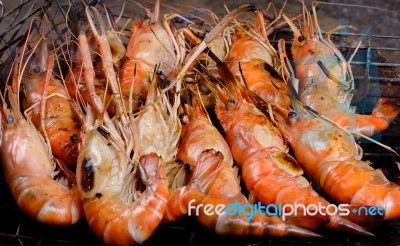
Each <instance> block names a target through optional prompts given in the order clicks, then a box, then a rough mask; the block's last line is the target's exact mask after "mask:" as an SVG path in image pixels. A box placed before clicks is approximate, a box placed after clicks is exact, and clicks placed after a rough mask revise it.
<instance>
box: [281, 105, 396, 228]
mask: <svg viewBox="0 0 400 246" xmlns="http://www.w3.org/2000/svg"><path fill="white" fill-rule="evenodd" d="M295 115H296V114H291V116H292V117H291V121H292V124H289V123H287V121H286V120H279V126H280V127H281V128H282V132H283V133H284V134H285V136H286V139H287V140H288V142H289V143H290V145H291V146H292V149H293V151H294V155H295V156H296V160H297V161H298V162H299V163H300V164H301V166H302V167H303V168H304V170H305V172H306V173H307V174H308V175H309V177H311V179H312V180H313V182H314V183H315V184H316V185H317V186H318V187H319V188H320V189H321V190H322V191H324V193H325V194H327V195H328V196H329V197H330V198H331V199H333V200H334V201H335V202H337V203H343V204H350V205H355V206H379V207H381V208H383V209H384V210H385V213H384V219H385V220H390V219H395V218H399V216H400V209H399V207H400V206H399V201H400V188H399V186H398V185H396V184H394V183H392V182H390V181H389V180H388V179H387V178H386V177H385V175H384V174H383V173H382V171H381V170H375V169H374V168H373V167H371V166H370V163H369V162H368V161H362V160H361V158H362V150H361V147H360V146H358V145H357V144H356V142H355V140H354V138H353V137H352V136H351V135H349V134H348V133H347V132H345V131H344V130H343V129H340V128H338V127H336V126H334V125H332V124H331V123H328V122H326V121H325V120H323V119H320V118H314V117H313V116H310V115H307V114H305V113H301V114H300V113H297V116H298V117H293V116H295ZM370 217H371V216H370ZM370 217H368V218H365V217H364V216H359V218H355V221H356V222H357V223H359V224H361V225H363V226H368V227H370V226H375V225H376V224H377V223H379V217H380V216H379V215H377V216H374V217H375V218H373V220H371V218H370Z"/></svg>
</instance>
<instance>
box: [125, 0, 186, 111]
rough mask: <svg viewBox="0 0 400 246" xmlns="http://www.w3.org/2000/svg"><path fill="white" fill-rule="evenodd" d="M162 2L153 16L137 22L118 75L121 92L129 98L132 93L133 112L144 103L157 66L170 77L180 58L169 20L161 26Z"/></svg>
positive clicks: (157, 4) (157, 3)
mask: <svg viewBox="0 0 400 246" xmlns="http://www.w3.org/2000/svg"><path fill="white" fill-rule="evenodd" d="M159 8H160V3H159V0H157V1H156V4H155V10H154V13H152V14H151V16H146V17H145V18H144V19H142V20H138V21H136V22H135V23H134V24H133V25H132V28H131V34H130V39H129V42H128V46H127V51H126V55H125V58H124V59H125V61H124V62H123V64H122V67H121V69H120V73H119V81H120V86H121V91H122V94H123V95H124V97H126V98H128V97H129V96H130V94H131V93H132V92H133V97H134V98H133V102H132V103H133V104H134V106H133V108H137V106H138V104H139V100H140V99H141V100H144V99H145V98H146V96H147V92H148V90H149V89H150V83H149V81H150V79H151V78H153V77H154V71H155V70H156V69H155V67H156V65H158V64H159V65H160V67H159V71H161V72H162V73H163V74H164V75H165V76H168V75H169V74H170V73H171V72H172V71H174V70H175V69H176V67H177V66H178V62H179V60H180V58H179V57H178V55H177V54H179V49H178V48H177V43H176V40H175V38H174V37H173V35H172V32H171V30H170V29H169V28H170V27H169V26H168V23H167V21H166V20H163V24H162V23H160V22H159V20H158V18H159Z"/></svg>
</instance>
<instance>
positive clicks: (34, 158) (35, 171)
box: [0, 99, 83, 226]
mask: <svg viewBox="0 0 400 246" xmlns="http://www.w3.org/2000/svg"><path fill="white" fill-rule="evenodd" d="M11 100H12V99H10V101H11ZM11 105H12V110H11V111H10V110H8V109H3V111H2V119H1V148H0V150H1V156H2V164H3V170H4V174H5V177H6V180H7V183H8V185H9V187H10V190H11V193H12V195H13V196H14V199H15V201H16V202H17V204H18V206H19V207H20V208H21V209H22V210H23V211H24V212H25V213H27V214H28V215H29V216H31V217H32V218H34V219H36V220H38V221H40V222H42V223H46V224H50V225H62V226H66V225H71V224H75V223H76V222H78V221H79V220H80V219H81V218H82V216H83V209H82V203H81V199H80V195H79V192H78V189H77V187H76V185H68V181H66V180H62V179H61V178H60V179H58V180H55V179H54V178H55V176H57V172H56V171H55V165H56V164H55V163H54V161H53V160H52V159H51V158H50V156H51V153H50V152H49V149H48V147H47V145H46V143H45V142H44V140H43V137H42V136H41V135H40V133H39V132H38V131H37V130H36V128H35V127H34V126H33V125H32V124H30V123H29V122H28V121H26V120H25V119H24V118H23V116H22V115H21V114H20V113H19V112H18V111H19V107H17V106H16V102H15V101H13V102H12V104H11Z"/></svg>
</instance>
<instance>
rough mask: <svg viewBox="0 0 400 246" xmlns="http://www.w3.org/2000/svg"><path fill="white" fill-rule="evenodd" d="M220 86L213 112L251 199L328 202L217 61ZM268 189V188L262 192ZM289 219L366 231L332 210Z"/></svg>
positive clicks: (308, 225) (301, 223)
mask: <svg viewBox="0 0 400 246" xmlns="http://www.w3.org/2000/svg"><path fill="white" fill-rule="evenodd" d="M220 72H221V76H222V78H223V79H224V82H225V83H226V85H227V88H228V90H227V91H226V92H224V91H222V89H220V90H219V92H218V94H217V105H216V109H215V110H216V114H217V117H218V119H219V120H220V122H221V124H222V127H223V129H224V132H225V134H226V140H227V143H228V145H229V146H230V149H231V151H232V155H233V158H234V160H235V161H236V163H237V164H238V165H239V166H240V168H241V170H242V175H243V180H244V183H245V185H246V187H247V189H248V190H249V191H250V193H252V194H254V197H255V199H256V200H258V201H260V202H261V203H263V204H265V205H268V204H278V203H279V202H281V203H282V204H292V205H294V204H295V203H297V204H303V205H304V206H306V207H307V206H308V205H310V204H313V205H315V206H317V205H318V204H323V205H324V206H327V205H329V202H328V201H326V200H325V199H323V198H322V197H320V196H319V195H318V193H317V192H316V191H314V190H313V189H312V187H311V185H310V184H309V182H308V181H307V180H306V179H305V178H304V177H303V176H302V175H303V170H302V169H301V167H300V166H299V165H298V163H297V161H296V160H295V159H294V158H293V157H292V156H291V155H290V154H289V153H288V151H289V149H288V146H287V145H286V143H285V141H284V138H283V136H282V135H281V133H280V132H279V130H278V129H277V128H276V127H275V126H274V125H273V123H272V121H270V120H269V119H268V118H267V117H266V116H265V115H264V114H263V113H262V112H261V111H260V110H258V109H257V108H256V107H255V106H254V105H253V104H251V103H249V101H248V100H250V98H249V97H248V96H247V92H246V91H245V89H244V87H243V86H241V85H240V82H238V81H236V80H234V77H233V75H232V74H230V71H229V69H228V67H227V66H226V65H225V64H224V63H223V64H220ZM265 191H268V192H265ZM288 219H289V222H290V223H292V224H294V225H298V226H301V227H303V228H307V229H311V230H315V229H318V228H319V227H321V226H323V225H326V226H328V227H330V228H334V229H341V230H346V231H350V232H354V233H360V234H364V235H371V234H370V233H369V232H367V231H366V230H365V229H363V228H362V227H360V226H358V225H356V224H354V223H352V222H350V221H348V220H346V219H344V218H342V217H340V216H338V215H332V216H329V215H328V214H326V213H319V212H318V213H316V215H315V216H311V215H306V214H305V213H299V214H294V215H292V216H290V218H288Z"/></svg>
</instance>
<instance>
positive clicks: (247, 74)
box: [225, 11, 291, 109]
mask: <svg viewBox="0 0 400 246" xmlns="http://www.w3.org/2000/svg"><path fill="white" fill-rule="evenodd" d="M256 28H257V31H258V32H257V31H254V30H253V29H252V28H250V27H248V28H247V29H248V31H246V30H244V28H242V27H241V28H239V29H238V30H237V32H236V34H234V36H233V37H232V47H231V49H230V51H229V53H228V57H227V59H226V60H225V61H226V62H227V64H228V67H229V69H230V70H231V71H232V73H233V74H234V75H235V76H236V77H238V78H239V79H240V80H241V81H242V83H243V84H245V85H246V86H247V87H248V88H249V89H250V90H251V91H252V92H254V93H255V94H256V95H258V96H259V97H260V98H261V99H263V100H265V101H268V102H269V103H272V104H274V105H275V106H276V107H281V108H283V109H287V108H289V107H290V103H291V101H290V98H289V96H288V92H289V91H288V88H287V86H286V84H285V82H284V81H283V80H282V79H281V77H280V76H279V74H278V73H277V72H276V71H275V69H276V68H277V67H278V66H279V59H277V57H278V55H277V51H276V50H275V49H274V47H273V46H272V45H271V44H270V43H269V41H268V37H267V36H266V33H263V32H262V31H265V24H264V19H263V15H262V12H261V11H257V12H256Z"/></svg>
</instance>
